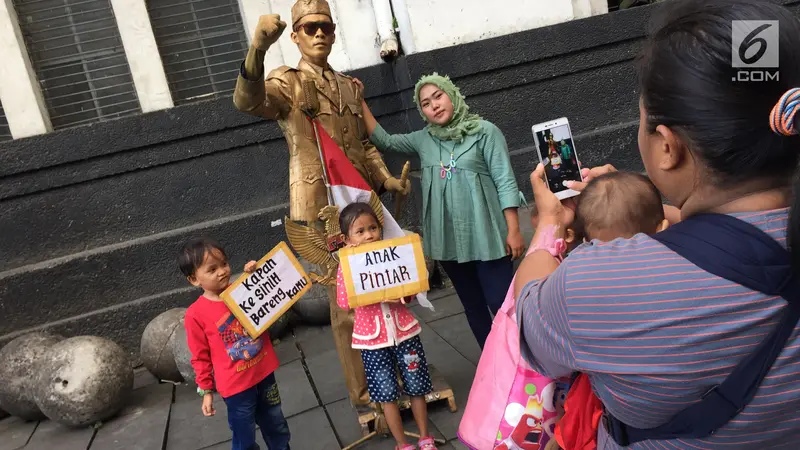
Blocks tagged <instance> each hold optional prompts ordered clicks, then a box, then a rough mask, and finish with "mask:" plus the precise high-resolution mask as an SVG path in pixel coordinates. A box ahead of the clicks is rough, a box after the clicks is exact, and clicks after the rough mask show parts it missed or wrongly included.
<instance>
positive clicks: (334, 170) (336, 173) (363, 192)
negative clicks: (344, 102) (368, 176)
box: [313, 120, 433, 310]
mask: <svg viewBox="0 0 800 450" xmlns="http://www.w3.org/2000/svg"><path fill="white" fill-rule="evenodd" d="M313 123H314V126H315V127H316V128H317V136H319V143H320V147H321V148H322V155H323V158H324V161H323V162H322V163H323V164H325V171H326V172H327V174H328V183H329V184H330V188H331V196H332V197H333V202H334V204H335V205H336V206H338V207H339V211H341V210H343V209H344V207H345V206H347V205H349V204H351V203H355V202H363V203H369V200H370V197H371V196H372V188H371V187H370V186H369V184H367V182H366V181H365V180H364V178H363V177H362V176H361V174H360V173H358V170H356V168H355V167H353V164H352V163H351V162H350V160H349V159H347V156H346V155H345V154H344V152H343V151H342V149H341V148H339V145H338V144H336V141H334V140H333V138H331V136H330V135H329V134H328V132H326V131H325V128H324V127H323V126H322V125H321V124H320V123H319V121H318V120H314V121H313ZM381 206H382V207H383V238H384V239H393V238H397V237H403V236H405V232H404V231H403V230H402V229H401V228H400V225H398V224H397V221H396V220H394V217H392V214H391V213H389V210H388V209H387V208H386V206H385V205H383V204H382V203H381ZM417 301H418V302H419V303H420V305H422V306H424V307H426V308H430V309H431V310H433V305H432V304H431V302H430V301H428V297H427V293H425V292H423V293H421V294H417Z"/></svg>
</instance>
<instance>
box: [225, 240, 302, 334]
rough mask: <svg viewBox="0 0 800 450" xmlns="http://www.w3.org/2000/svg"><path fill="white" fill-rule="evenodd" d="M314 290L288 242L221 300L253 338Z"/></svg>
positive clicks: (227, 290)
mask: <svg viewBox="0 0 800 450" xmlns="http://www.w3.org/2000/svg"><path fill="white" fill-rule="evenodd" d="M309 289H311V279H310V278H309V277H308V275H307V274H306V273H305V271H303V267H302V266H301V265H300V262H299V261H298V260H297V258H295V256H294V254H293V253H292V252H291V251H290V250H289V246H287V245H286V243H285V242H281V243H280V244H278V245H276V246H275V248H273V249H272V250H270V252H269V253H267V255H266V256H264V257H263V258H261V260H259V261H258V263H257V267H256V270H255V271H254V272H253V273H249V274H248V273H245V274H242V276H240V277H239V278H238V279H237V280H236V281H235V282H234V283H233V284H231V285H230V286H228V289H225V291H224V292H223V293H222V294H220V297H221V298H222V300H223V301H224V302H225V305H227V306H228V309H230V310H231V313H233V315H234V316H236V318H237V319H239V322H240V323H241V324H242V326H243V327H244V329H245V330H247V333H248V334H249V335H250V337H252V338H256V337H258V336H260V335H261V334H262V333H264V332H265V331H267V328H269V327H270V325H272V324H273V323H274V322H275V321H276V320H278V318H279V317H280V316H282V315H283V314H284V313H285V312H286V311H288V310H289V308H291V307H292V305H294V303H295V302H296V301H297V300H299V299H300V297H302V296H303V295H304V294H305V293H306V292H308V290H309Z"/></svg>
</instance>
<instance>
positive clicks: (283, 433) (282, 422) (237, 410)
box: [223, 373, 291, 450]
mask: <svg viewBox="0 0 800 450" xmlns="http://www.w3.org/2000/svg"><path fill="white" fill-rule="evenodd" d="M223 400H225V406H227V408H228V426H230V428H231V431H232V432H233V442H232V445H233V447H232V449H233V450H260V447H259V446H258V444H256V424H258V426H259V428H261V436H263V437H264V442H266V443H267V449H268V450H289V439H290V437H291V435H290V433H289V424H288V423H287V422H286V418H285V417H283V411H282V410H281V397H280V393H279V392H278V383H277V382H276V381H275V374H274V373H271V374H269V376H267V378H264V380H263V381H261V382H260V383H258V384H257V385H255V386H253V387H251V388H250V389H247V390H246V391H242V392H240V393H238V394H236V395H233V396H230V397H228V398H224V399H223Z"/></svg>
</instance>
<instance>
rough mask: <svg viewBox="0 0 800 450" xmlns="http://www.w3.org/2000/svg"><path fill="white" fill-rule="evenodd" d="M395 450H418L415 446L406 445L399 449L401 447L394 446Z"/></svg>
mask: <svg viewBox="0 0 800 450" xmlns="http://www.w3.org/2000/svg"><path fill="white" fill-rule="evenodd" d="M394 450H416V449H415V447H414V446H413V445H411V444H406V445H404V446H402V447H399V446H397V445H395V446H394Z"/></svg>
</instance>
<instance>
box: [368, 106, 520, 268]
mask: <svg viewBox="0 0 800 450" xmlns="http://www.w3.org/2000/svg"><path fill="white" fill-rule="evenodd" d="M481 125H482V131H481V132H480V133H476V134H474V135H471V136H466V137H465V138H464V140H463V141H461V142H460V143H458V144H456V143H455V142H454V141H442V140H440V139H438V138H435V137H433V136H431V135H430V134H429V133H428V132H427V130H425V129H422V130H420V131H415V132H413V133H409V134H395V135H390V134H389V133H387V132H386V130H384V129H383V128H382V127H381V126H380V125H378V126H377V128H375V131H374V132H373V133H372V136H370V140H371V141H372V142H373V143H374V144H375V146H376V147H378V149H379V150H381V151H385V152H399V153H416V154H417V155H419V158H420V162H421V165H422V232H423V246H424V249H425V254H426V255H427V256H429V257H430V258H433V259H435V260H439V261H458V262H467V261H491V260H495V259H499V258H502V257H504V256H506V236H507V235H508V225H507V224H506V219H505V216H504V215H503V210H504V209H506V208H519V206H520V199H521V194H520V191H519V188H518V187H517V181H516V179H515V178H514V171H513V170H512V168H511V158H510V157H509V155H508V146H507V144H506V140H505V137H504V136H503V133H502V132H501V131H500V129H499V128H497V126H495V125H494V124H492V123H491V122H487V121H485V120H484V121H481ZM451 153H452V155H453V159H454V160H455V162H456V164H455V172H454V173H453V174H452V177H451V178H450V179H448V178H447V177H445V178H442V177H441V170H442V165H441V164H442V163H444V165H447V164H448V163H449V161H450V154H451Z"/></svg>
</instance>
